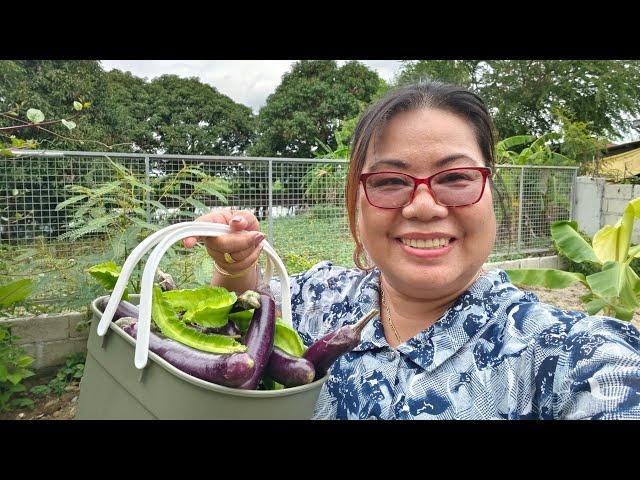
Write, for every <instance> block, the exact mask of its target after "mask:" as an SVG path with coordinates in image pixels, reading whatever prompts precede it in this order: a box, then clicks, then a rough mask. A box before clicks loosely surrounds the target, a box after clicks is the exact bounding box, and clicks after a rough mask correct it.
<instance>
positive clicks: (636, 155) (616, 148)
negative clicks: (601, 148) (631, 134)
mask: <svg viewBox="0 0 640 480" xmlns="http://www.w3.org/2000/svg"><path fill="white" fill-rule="evenodd" d="M601 170H602V172H603V173H610V174H614V175H616V176H619V177H630V176H635V175H640V140H639V141H636V142H629V143H623V144H620V145H614V144H611V145H608V146H607V151H606V153H605V154H604V156H603V158H602V159H601Z"/></svg>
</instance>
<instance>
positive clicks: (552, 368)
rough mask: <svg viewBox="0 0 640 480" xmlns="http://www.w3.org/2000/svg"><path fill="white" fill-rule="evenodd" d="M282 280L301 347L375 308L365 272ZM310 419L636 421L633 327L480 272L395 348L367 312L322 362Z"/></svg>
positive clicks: (637, 368)
mask: <svg viewBox="0 0 640 480" xmlns="http://www.w3.org/2000/svg"><path fill="white" fill-rule="evenodd" d="M290 280H291V294H292V312H293V324H294V327H295V328H296V329H297V330H298V332H299V333H300V336H301V337H302V340H303V342H304V343H305V345H306V346H309V345H311V344H312V343H313V342H315V341H316V340H318V339H320V338H322V337H323V336H324V335H326V334H327V333H329V332H332V331H333V330H335V329H337V328H339V327H340V326H342V325H344V324H351V323H355V322H356V320H358V319H359V318H360V317H361V316H362V315H364V314H366V313H367V312H369V311H370V310H371V309H372V308H375V309H378V310H379V305H378V298H379V291H380V290H379V289H380V272H379V271H378V270H377V269H374V270H372V271H370V272H363V271H361V270H358V269H348V268H345V267H339V266H335V265H333V264H331V263H330V262H321V263H319V264H317V265H315V266H313V267H312V268H311V269H309V270H308V271H306V272H304V273H302V274H298V275H293V276H291V277H290ZM270 286H271V289H272V291H273V292H274V294H275V296H276V302H277V303H279V302H280V284H279V281H278V280H277V279H272V280H271V282H270ZM313 418H314V419H465V420H466V419H469V420H471V419H590V418H591V419H640V332H638V330H637V329H636V328H635V327H634V326H633V325H631V324H629V323H628V322H624V321H620V320H616V319H613V318H610V317H603V316H589V315H587V314H585V313H582V312H577V311H565V310H560V309H558V308H556V307H553V306H551V305H547V304H544V303H540V301H539V299H538V298H537V297H536V296H535V295H534V294H533V293H531V292H525V291H522V290H520V289H518V288H517V287H515V286H514V285H513V284H512V283H510V281H509V277H508V276H507V274H506V273H505V272H504V271H503V270H500V269H496V270H492V271H490V272H487V273H484V274H483V275H482V276H480V277H479V278H478V279H477V280H476V281H475V283H473V285H472V286H471V287H470V288H469V289H468V290H467V291H466V292H464V293H463V294H462V295H461V296H460V297H459V298H458V299H457V300H456V302H455V303H454V304H453V305H452V306H451V307H450V308H449V309H448V310H447V311H446V312H445V313H444V314H443V315H442V317H441V318H440V319H439V320H438V321H437V322H436V323H435V324H433V325H432V326H431V327H429V328H428V329H426V330H424V331H422V332H420V333H419V334H418V335H416V336H415V337H413V338H411V339H410V340H408V341H406V342H405V343H403V344H401V345H398V347H397V350H396V349H393V348H391V347H390V346H389V344H388V343H387V341H386V339H385V336H384V331H383V327H382V324H381V322H380V317H379V316H376V317H374V319H373V320H371V321H370V322H369V323H368V324H367V326H366V327H365V328H364V330H363V332H362V342H361V343H360V344H359V345H358V346H357V347H356V348H355V349H354V350H352V351H351V352H349V353H347V354H345V355H343V356H341V357H340V358H338V360H336V362H335V363H334V364H333V365H332V367H331V370H330V377H329V379H328V380H327V381H326V382H325V384H324V385H323V387H322V390H321V392H320V396H319V398H318V402H317V404H316V408H315V412H314V416H313Z"/></svg>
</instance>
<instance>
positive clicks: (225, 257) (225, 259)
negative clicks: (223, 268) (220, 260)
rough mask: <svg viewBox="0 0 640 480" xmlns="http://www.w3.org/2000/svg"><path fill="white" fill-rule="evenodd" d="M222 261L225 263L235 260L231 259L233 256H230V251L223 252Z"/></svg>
mask: <svg viewBox="0 0 640 480" xmlns="http://www.w3.org/2000/svg"><path fill="white" fill-rule="evenodd" d="M224 261H225V262H227V263H236V261H235V260H234V259H233V257H232V256H231V254H230V253H226V252H225V254H224Z"/></svg>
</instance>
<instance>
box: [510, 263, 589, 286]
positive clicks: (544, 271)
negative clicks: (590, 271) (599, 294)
mask: <svg viewBox="0 0 640 480" xmlns="http://www.w3.org/2000/svg"><path fill="white" fill-rule="evenodd" d="M505 272H506V273H507V275H508V276H509V278H510V279H511V282H512V283H517V284H519V285H530V286H543V287H545V288H552V289H558V288H566V287H568V286H569V285H572V284H574V283H575V282H581V283H583V284H584V285H585V286H586V285H587V283H586V280H585V276H584V275H583V274H582V273H578V272H564V271H562V270H555V269H553V268H526V269H525V268H523V269H517V270H505Z"/></svg>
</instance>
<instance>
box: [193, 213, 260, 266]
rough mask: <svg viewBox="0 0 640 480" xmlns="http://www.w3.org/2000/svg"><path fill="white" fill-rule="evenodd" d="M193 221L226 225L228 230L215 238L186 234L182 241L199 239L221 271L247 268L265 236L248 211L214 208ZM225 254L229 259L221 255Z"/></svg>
mask: <svg viewBox="0 0 640 480" xmlns="http://www.w3.org/2000/svg"><path fill="white" fill-rule="evenodd" d="M195 221H196V222H212V223H221V224H223V225H229V227H230V229H231V233H227V234H224V235H220V236H218V237H187V238H185V239H184V240H183V241H182V242H183V245H184V246H185V247H186V248H191V247H193V246H194V245H196V244H197V243H198V241H203V242H204V245H205V247H206V249H207V252H208V253H209V255H210V256H211V258H213V260H214V262H215V263H216V265H218V266H219V267H221V268H222V269H224V271H226V272H228V273H230V274H236V273H240V272H242V271H243V270H247V269H248V268H249V267H251V266H252V265H253V264H254V263H255V262H256V260H257V259H258V257H259V256H260V252H261V250H262V247H260V246H259V245H260V242H262V240H264V238H265V235H264V234H263V233H261V232H260V223H259V222H258V219H257V218H256V217H255V216H254V215H253V214H252V213H251V212H249V211H248V210H232V209H230V208H228V209H227V208H225V209H220V210H215V211H213V212H210V213H207V214H206V215H202V216H200V217H198V218H196V219H195ZM245 230H246V231H245ZM225 253H227V254H229V255H230V258H225ZM229 260H231V262H229Z"/></svg>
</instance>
